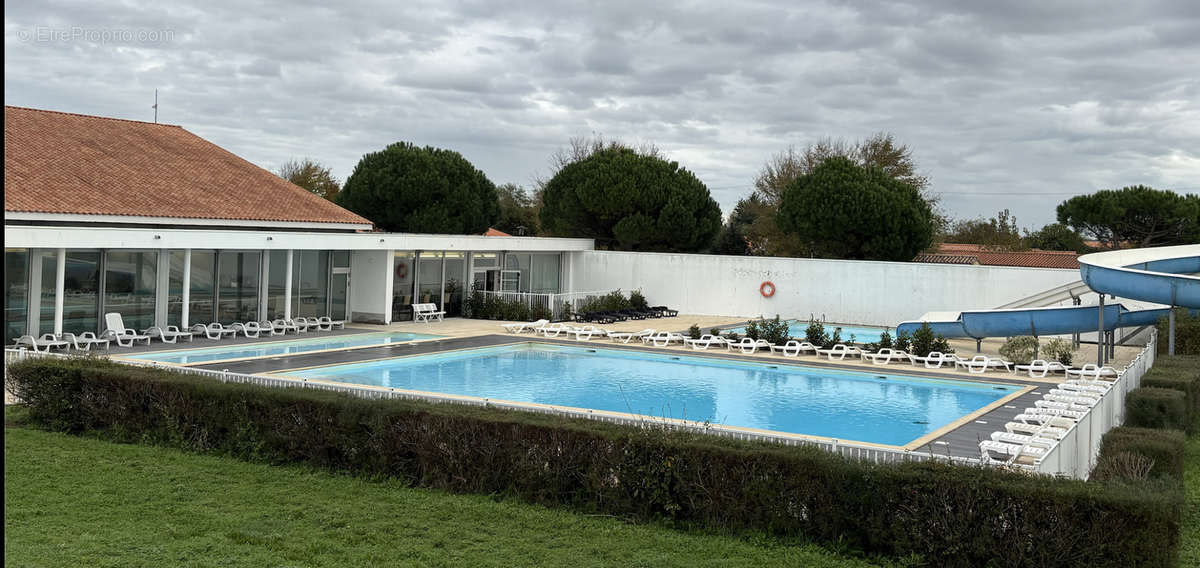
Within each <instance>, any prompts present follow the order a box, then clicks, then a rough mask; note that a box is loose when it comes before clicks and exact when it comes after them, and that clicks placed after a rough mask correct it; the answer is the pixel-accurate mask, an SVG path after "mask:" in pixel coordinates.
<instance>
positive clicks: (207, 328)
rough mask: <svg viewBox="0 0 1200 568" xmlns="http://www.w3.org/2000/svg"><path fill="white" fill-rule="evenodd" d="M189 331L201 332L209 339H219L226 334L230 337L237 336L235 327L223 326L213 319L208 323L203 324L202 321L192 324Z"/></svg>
mask: <svg viewBox="0 0 1200 568" xmlns="http://www.w3.org/2000/svg"><path fill="white" fill-rule="evenodd" d="M191 331H192V332H193V333H203V334H204V337H207V338H209V339H221V338H222V337H224V336H226V335H228V336H230V337H236V336H237V330H236V329H233V328H230V327H225V326H223V325H221V324H220V323H218V322H215V321H214V322H212V323H210V324H208V325H204V324H202V323H198V324H195V325H193V326H192V329H191Z"/></svg>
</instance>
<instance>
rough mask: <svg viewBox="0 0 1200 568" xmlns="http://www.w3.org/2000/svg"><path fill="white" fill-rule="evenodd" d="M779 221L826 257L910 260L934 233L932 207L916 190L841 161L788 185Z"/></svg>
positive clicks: (834, 160)
mask: <svg viewBox="0 0 1200 568" xmlns="http://www.w3.org/2000/svg"><path fill="white" fill-rule="evenodd" d="M776 219H777V222H778V223H779V228H780V229H782V230H784V231H785V232H789V233H793V234H795V235H797V236H798V237H799V238H800V240H801V241H803V242H804V243H806V244H807V245H808V247H809V248H810V250H812V252H813V253H814V254H816V255H819V256H823V257H827V258H850V259H869V260H895V261H907V260H912V258H913V257H914V256H916V255H917V254H918V253H920V252H921V251H922V250H924V249H925V248H927V247H928V246H929V243H930V242H931V241H932V240H933V231H934V219H933V214H932V211H931V210H930V207H929V203H928V202H927V201H926V200H925V199H923V198H922V197H921V192H920V191H919V190H918V189H917V188H916V187H914V186H912V185H910V184H907V183H905V182H903V181H900V180H897V179H895V178H892V177H890V176H888V175H887V174H886V173H885V172H884V171H882V170H880V169H879V168H862V167H859V166H857V165H855V164H854V162H852V161H850V160H848V159H846V158H843V157H834V158H829V159H828V160H825V161H824V162H822V163H821V165H819V166H817V167H816V168H813V170H812V171H811V172H810V173H808V174H807V175H803V176H800V177H798V178H796V179H795V180H794V181H793V182H792V183H790V184H788V186H787V187H786V188H785V189H784V192H783V196H782V199H781V203H780V207H779V215H778V216H777V217H776Z"/></svg>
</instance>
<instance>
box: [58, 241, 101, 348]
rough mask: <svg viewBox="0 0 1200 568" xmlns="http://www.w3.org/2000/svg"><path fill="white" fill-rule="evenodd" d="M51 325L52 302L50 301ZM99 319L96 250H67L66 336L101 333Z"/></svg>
mask: <svg viewBox="0 0 1200 568" xmlns="http://www.w3.org/2000/svg"><path fill="white" fill-rule="evenodd" d="M50 321H51V325H53V322H54V299H53V297H51V299H50ZM103 329H104V322H103V321H101V318H100V251H84V250H68V251H67V269H66V274H65V278H64V279H63V327H62V330H63V331H65V332H70V333H83V332H85V331H92V332H95V331H103Z"/></svg>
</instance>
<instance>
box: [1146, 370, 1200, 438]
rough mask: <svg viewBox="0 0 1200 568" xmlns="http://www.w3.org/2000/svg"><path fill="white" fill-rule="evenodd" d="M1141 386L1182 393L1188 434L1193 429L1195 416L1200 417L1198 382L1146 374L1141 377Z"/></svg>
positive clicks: (1189, 379) (1199, 388) (1192, 379)
mask: <svg viewBox="0 0 1200 568" xmlns="http://www.w3.org/2000/svg"><path fill="white" fill-rule="evenodd" d="M1142 386H1143V387H1149V388H1159V389H1168V390H1177V391H1179V392H1182V393H1183V394H1184V399H1185V401H1186V403H1187V418H1186V419H1185V420H1186V421H1187V424H1188V425H1189V426H1190V427H1189V428H1188V432H1191V431H1193V430H1194V429H1195V424H1196V416H1197V415H1200V380H1198V379H1194V378H1187V377H1180V376H1172V375H1170V374H1167V373H1162V374H1155V373H1148V374H1146V376H1145V377H1142Z"/></svg>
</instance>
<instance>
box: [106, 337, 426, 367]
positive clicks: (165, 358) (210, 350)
mask: <svg viewBox="0 0 1200 568" xmlns="http://www.w3.org/2000/svg"><path fill="white" fill-rule="evenodd" d="M435 337H440V336H438V335H427V334H424V333H395V332H380V333H356V334H351V335H336V336H332V337H330V336H325V337H313V338H311V339H293V340H281V341H269V342H267V341H264V342H263V343H243V344H240V345H226V346H218V347H207V348H200V349H186V348H185V349H180V350H172V351H153V352H150V353H139V354H136V355H126V356H125V357H127V358H129V359H141V360H144V361H159V362H162V363H175V364H177V365H186V364H189V363H203V362H205V361H223V360H226V359H245V358H247V357H263V356H268V355H291V354H294V353H305V352H308V351H321V350H323V349H345V348H347V347H363V346H367V345H388V344H390V343H403V342H406V341H413V340H415V339H432V338H435ZM197 341H199V340H197ZM184 345H186V344H184Z"/></svg>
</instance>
